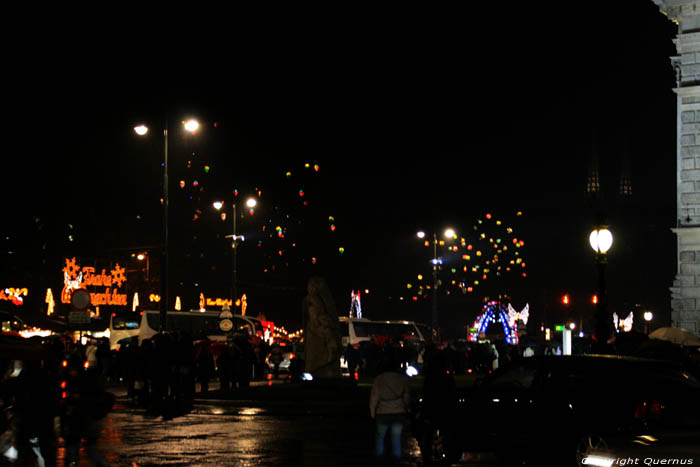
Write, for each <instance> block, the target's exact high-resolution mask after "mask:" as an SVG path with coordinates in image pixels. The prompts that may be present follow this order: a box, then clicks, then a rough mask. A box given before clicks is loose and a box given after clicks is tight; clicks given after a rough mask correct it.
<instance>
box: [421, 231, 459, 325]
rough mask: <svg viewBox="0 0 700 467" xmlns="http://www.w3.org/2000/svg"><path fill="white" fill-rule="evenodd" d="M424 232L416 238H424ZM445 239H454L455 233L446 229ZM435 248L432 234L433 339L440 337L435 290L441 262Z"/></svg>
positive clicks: (434, 239) (436, 243) (435, 244)
mask: <svg viewBox="0 0 700 467" xmlns="http://www.w3.org/2000/svg"><path fill="white" fill-rule="evenodd" d="M425 235H426V234H425V232H423V231H422V230H421V231H419V232H418V234H417V236H418V238H420V239H423V238H425ZM444 235H445V238H454V236H455V231H454V230H453V229H446V230H445V233H444ZM437 247H438V237H437V233H436V232H433V259H432V261H431V262H432V263H433V308H432V314H431V325H432V328H433V336H434V337H439V336H440V320H439V316H438V302H437V289H438V264H442V260H441V259H440V258H438V255H437Z"/></svg>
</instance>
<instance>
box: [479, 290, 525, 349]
mask: <svg viewBox="0 0 700 467" xmlns="http://www.w3.org/2000/svg"><path fill="white" fill-rule="evenodd" d="M529 310H530V306H529V305H526V306H525V308H523V310H522V311H521V312H520V313H518V312H516V311H515V310H514V309H513V307H512V306H511V305H510V303H509V304H508V306H505V305H503V304H502V303H501V302H500V301H496V300H490V301H487V302H486V303H485V304H484V306H483V308H482V313H481V314H480V315H479V316H477V318H476V321H474V325H473V326H472V327H471V330H470V332H469V341H470V342H477V340H478V339H479V336H480V335H482V334H486V331H487V329H488V327H489V325H491V324H495V323H500V324H501V326H502V327H503V333H504V334H505V336H506V342H507V343H509V344H513V345H515V344H517V343H518V319H520V320H522V321H523V323H525V324H527V318H528V317H529Z"/></svg>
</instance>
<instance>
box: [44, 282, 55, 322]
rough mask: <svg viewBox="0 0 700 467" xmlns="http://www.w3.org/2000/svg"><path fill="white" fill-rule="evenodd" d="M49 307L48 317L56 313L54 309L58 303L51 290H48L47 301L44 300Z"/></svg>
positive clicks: (47, 310)
mask: <svg viewBox="0 0 700 467" xmlns="http://www.w3.org/2000/svg"><path fill="white" fill-rule="evenodd" d="M44 302H46V304H47V305H48V307H47V308H46V316H50V315H52V314H53V312H54V308H55V307H56V302H55V301H54V299H53V292H52V291H51V289H50V288H49V289H46V300H44Z"/></svg>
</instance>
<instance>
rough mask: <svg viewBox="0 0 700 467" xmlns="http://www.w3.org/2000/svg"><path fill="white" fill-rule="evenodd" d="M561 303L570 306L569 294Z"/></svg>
mask: <svg viewBox="0 0 700 467" xmlns="http://www.w3.org/2000/svg"><path fill="white" fill-rule="evenodd" d="M561 302H562V303H563V304H564V305H568V304H569V303H570V299H569V294H564V296H563V297H562V298H561Z"/></svg>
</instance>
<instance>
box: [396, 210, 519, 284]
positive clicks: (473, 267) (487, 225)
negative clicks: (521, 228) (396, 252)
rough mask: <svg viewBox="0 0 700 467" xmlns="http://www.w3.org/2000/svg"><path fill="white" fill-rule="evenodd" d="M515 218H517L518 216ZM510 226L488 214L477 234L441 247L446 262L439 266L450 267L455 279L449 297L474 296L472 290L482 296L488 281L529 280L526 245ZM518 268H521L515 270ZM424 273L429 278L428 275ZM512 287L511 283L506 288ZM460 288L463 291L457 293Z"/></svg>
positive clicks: (476, 228)
mask: <svg viewBox="0 0 700 467" xmlns="http://www.w3.org/2000/svg"><path fill="white" fill-rule="evenodd" d="M514 214H515V213H514ZM518 215H522V212H521V211H518ZM512 217H513V218H515V215H513V216H512ZM510 222H511V221H510V220H508V219H505V218H501V217H500V215H499V214H497V213H494V212H493V211H490V212H485V213H484V214H483V215H482V216H481V218H477V219H475V220H474V223H473V230H470V231H468V232H467V235H464V236H460V237H459V238H458V237H456V236H455V235H454V234H453V236H452V238H453V239H455V240H456V241H455V242H453V243H450V241H447V242H445V243H444V246H443V241H440V242H439V243H438V248H440V247H442V248H443V249H442V251H441V252H440V253H441V256H442V257H441V258H440V259H441V260H442V262H438V263H437V264H443V265H449V266H448V268H449V269H446V270H445V272H447V273H448V274H451V275H452V277H450V281H449V282H448V281H446V289H445V294H449V293H455V292H462V293H467V292H470V290H469V289H468V288H467V287H471V288H472V289H471V292H478V286H482V285H484V284H485V283H486V281H487V280H490V281H491V282H494V281H501V280H522V279H521V278H525V277H527V272H526V271H527V268H526V265H525V259H526V258H525V255H524V253H525V251H526V250H525V247H524V246H525V241H524V240H523V239H521V238H518V236H517V231H516V230H514V229H513V228H512V226H511V225H509V224H510ZM419 238H423V237H420V236H419ZM423 241H424V239H423V240H421V242H423ZM424 244H425V246H426V247H432V246H433V244H432V242H430V241H425V242H424ZM516 260H518V262H517V263H516ZM516 264H517V265H518V267H517V268H515V267H514V266H515V265H516ZM438 268H439V269H442V268H440V267H439V266H438ZM415 272H419V271H415ZM415 272H412V273H411V275H413V274H414V273H415ZM420 272H423V273H424V274H425V272H424V271H420ZM413 277H415V276H413ZM407 282H410V279H408V280H403V281H402V283H404V284H405V283H407ZM480 283H481V284H480ZM512 285H513V284H511V283H509V284H507V285H506V287H505V288H508V287H512ZM457 287H459V290H455V289H456V288H457ZM441 293H442V292H441Z"/></svg>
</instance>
